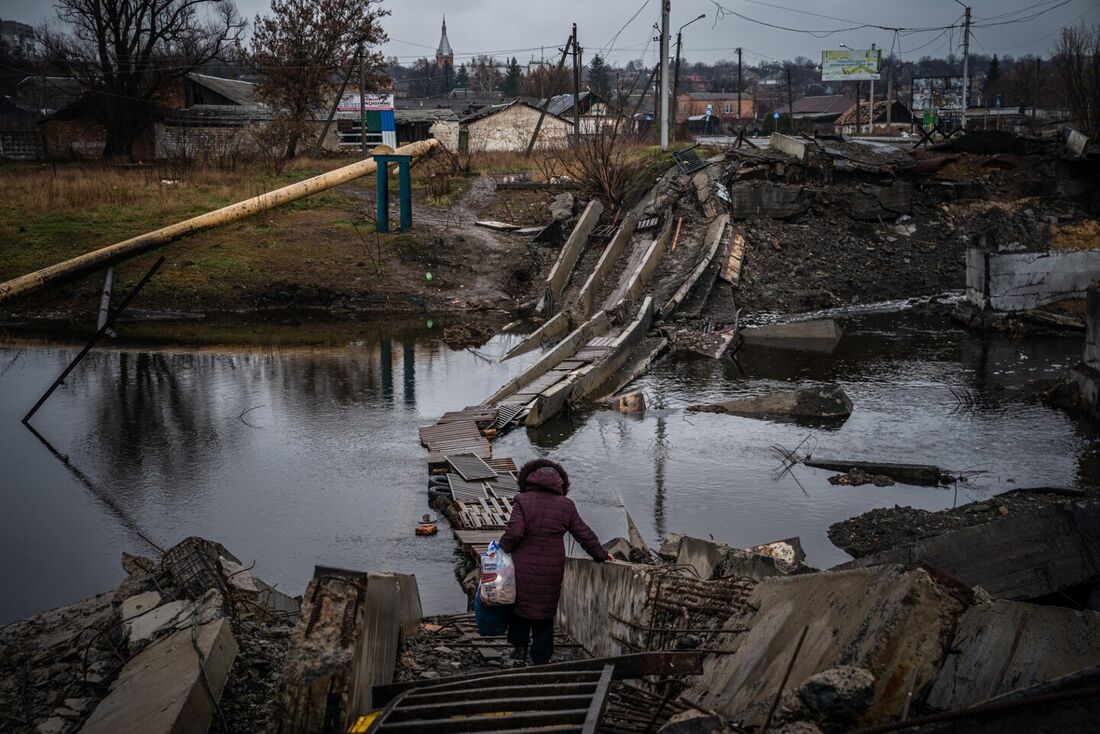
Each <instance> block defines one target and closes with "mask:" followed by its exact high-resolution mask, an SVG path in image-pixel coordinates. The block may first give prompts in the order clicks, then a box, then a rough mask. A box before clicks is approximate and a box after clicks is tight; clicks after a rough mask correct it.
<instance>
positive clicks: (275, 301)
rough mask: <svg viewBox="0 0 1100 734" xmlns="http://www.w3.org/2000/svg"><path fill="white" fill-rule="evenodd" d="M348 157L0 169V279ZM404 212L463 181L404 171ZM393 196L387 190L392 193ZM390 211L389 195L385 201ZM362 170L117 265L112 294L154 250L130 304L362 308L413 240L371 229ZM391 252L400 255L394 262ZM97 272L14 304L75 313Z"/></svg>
mask: <svg viewBox="0 0 1100 734" xmlns="http://www.w3.org/2000/svg"><path fill="white" fill-rule="evenodd" d="M349 162H350V161H349V160H348V159H343V158H341V159H325V160H309V159H303V160H298V161H295V162H293V163H291V164H290V165H288V166H287V167H286V168H285V169H284V170H283V171H282V172H281V173H280V174H278V175H274V174H272V173H270V172H269V171H267V170H265V169H264V168H263V167H261V166H259V165H242V166H239V167H237V168H236V169H235V170H232V171H226V170H222V169H219V168H216V167H201V166H200V167H195V168H194V169H192V170H188V171H185V172H180V171H176V170H173V169H172V168H170V167H112V166H106V165H100V164H66V165H57V166H51V165H30V164H18V165H8V166H3V167H0V188H2V190H3V191H4V193H5V196H4V197H2V198H0V279H3V280H7V279H10V278H13V277H16V276H18V275H22V274H25V273H28V272H32V271H34V270H37V269H39V268H42V267H45V266H47V265H51V264H53V263H57V262H60V261H62V260H65V259H67V258H70V257H73V256H75V255H79V254H81V253H85V252H89V251H91V250H94V249H96V248H99V247H103V246H106V245H109V244H112V243H114V242H118V241H120V240H123V239H126V238H129V237H133V236H135V235H139V234H142V233H144V232H148V231H151V230H154V229H157V228H159V227H163V226H166V225H169V224H172V223H175V222H178V221H181V220H184V219H187V218H189V217H193V216H196V215H198V214H202V213H205V212H208V211H211V210H213V209H217V208H219V207H222V206H225V205H227V204H231V203H234V202H237V201H241V200H243V199H246V198H249V197H251V196H255V195H257V194H260V193H263V192H265V191H270V190H272V189H276V188H279V187H281V186H285V185H287V184H290V183H293V182H295V181H299V180H302V179H304V178H307V177H309V176H313V175H316V174H318V173H322V172H324V171H328V170H332V169H334V168H337V167H339V166H341V165H346V164H347V163H349ZM414 171H416V173H415V174H414V199H415V201H416V206H415V210H416V211H417V213H418V214H425V213H427V212H428V211H430V210H432V209H439V208H446V207H449V206H451V205H452V204H453V203H454V199H455V197H457V196H458V195H459V194H460V193H461V192H462V191H463V190H465V188H466V187H467V186H468V182H467V181H465V180H464V179H462V178H461V177H454V176H447V177H444V180H442V181H440V180H438V179H437V180H435V181H434V182H432V185H430V186H429V181H428V178H429V176H430V175H431V171H428V170H426V169H425V170H421V169H420V167H416V168H414ZM395 198H396V196H395ZM393 210H394V214H395V215H396V201H395V202H394V206H393ZM373 218H374V180H373V176H372V177H369V178H366V179H362V180H360V181H356V182H352V183H351V184H347V185H345V186H341V187H340V188H338V189H333V190H330V191H326V192H322V193H319V194H315V195H313V196H311V197H308V198H306V199H302V200H301V201H298V202H295V203H293V204H290V205H287V206H284V207H280V208H278V209H275V210H271V211H268V212H263V213H260V214H257V215H256V216H253V217H250V218H249V219H246V220H243V221H240V222H236V223H233V224H229V225H225V226H222V227H218V228H215V229H212V230H209V231H206V232H202V233H199V234H196V235H194V236H191V237H188V238H186V239H184V240H181V241H180V242H177V243H174V244H172V245H170V246H168V247H166V248H163V249H162V250H160V251H158V252H157V253H155V254H150V255H146V256H142V257H138V258H134V259H133V260H129V261H126V262H125V263H122V264H121V265H119V266H118V267H117V268H116V282H117V286H116V289H117V290H118V291H119V292H123V291H125V290H127V289H128V288H129V287H131V286H132V285H133V284H135V283H136V282H137V280H138V279H139V278H140V277H141V275H142V274H143V273H144V271H145V270H146V269H147V268H148V267H149V266H150V265H151V264H152V262H153V261H154V260H155V259H156V257H158V256H159V255H160V254H163V255H165V256H166V257H167V262H166V264H165V266H164V267H163V268H162V270H161V272H160V273H158V275H157V277H156V278H154V279H153V281H152V282H150V284H149V285H148V286H147V287H146V289H145V291H144V292H143V294H142V296H141V298H140V302H139V303H135V305H140V306H142V307H146V308H158V309H174V310H183V311H236V310H248V309H253V308H265V307H269V306H273V305H275V306H287V307H293V306H295V305H298V304H306V305H313V306H320V307H325V306H327V305H329V304H330V303H331V302H332V301H333V300H334V299H336V298H338V297H341V296H347V295H349V294H351V295H352V296H358V297H359V298H360V299H361V300H362V301H363V302H364V303H365V304H366V308H367V309H370V308H373V307H378V308H380V310H387V306H386V304H387V303H388V302H389V301H391V300H392V299H393V297H396V296H397V295H398V294H400V293H401V292H403V291H406V290H408V287H407V286H408V283H407V279H404V280H398V281H397V282H395V279H401V278H403V277H404V275H405V274H404V273H403V272H398V271H400V270H401V269H400V268H398V267H394V265H395V262H394V258H395V252H396V251H397V250H401V249H402V248H405V249H409V248H413V249H415V247H416V241H417V238H418V237H420V236H426V235H427V234H428V233H427V232H425V231H423V230H422V229H421V228H416V229H418V230H419V231H416V232H413V233H411V234H404V235H400V234H393V235H382V236H379V235H376V234H375V227H374V221H373ZM397 259H399V258H397ZM101 284H102V274H93V275H91V276H88V277H86V278H83V279H81V280H80V281H77V282H74V283H71V284H67V285H65V286H62V287H61V288H58V289H53V290H51V291H50V292H49V293H47V294H43V295H39V296H35V297H33V298H31V299H28V300H26V301H21V302H19V303H18V304H17V306H16V307H14V308H13V310H15V311H19V312H25V311H31V312H44V311H55V312H59V313H66V312H74V311H75V312H76V313H82V312H84V311H85V309H90V308H92V307H93V305H94V303H95V301H96V298H97V295H96V294H97V293H98V290H99V288H100V286H101Z"/></svg>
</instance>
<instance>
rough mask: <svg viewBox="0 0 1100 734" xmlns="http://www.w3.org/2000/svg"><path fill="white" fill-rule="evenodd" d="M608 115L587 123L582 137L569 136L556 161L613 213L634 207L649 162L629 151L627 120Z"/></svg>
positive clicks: (618, 115) (635, 152)
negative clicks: (638, 184)
mask: <svg viewBox="0 0 1100 734" xmlns="http://www.w3.org/2000/svg"><path fill="white" fill-rule="evenodd" d="M609 112H610V114H607V115H605V116H603V117H598V118H594V119H590V120H586V121H585V122H584V132H582V133H581V134H580V135H568V136H567V137H568V141H569V142H568V146H567V147H566V148H565V149H564V150H561V151H560V153H559V155H558V156H557V161H558V163H559V165H560V166H561V167H562V169H563V170H564V171H565V172H566V173H567V174H568V175H569V176H570V177H571V178H573V179H576V180H577V181H581V182H583V183H584V185H585V186H586V187H587V188H588V189H589V193H591V194H592V195H593V196H596V197H597V198H599V199H600V200H602V201H603V203H604V205H605V206H607V208H608V209H609V210H610V211H618V210H619V209H625V208H628V207H630V206H632V205H633V204H634V203H635V202H634V199H636V198H637V197H636V195H637V194H638V193H640V191H641V190H640V189H638V187H637V185H636V184H637V183H638V179H639V176H640V174H641V173H642V172H643V171H644V170H645V169H646V167H647V165H648V164H649V161H647V160H646V159H645V158H644V157H643V156H641V155H639V154H638V153H637V151H635V150H632V149H631V148H630V145H629V144H630V134H629V131H630V125H629V122H628V120H627V119H626V118H625V117H623V116H622V115H621V114H618V113H615V112H612V111H609Z"/></svg>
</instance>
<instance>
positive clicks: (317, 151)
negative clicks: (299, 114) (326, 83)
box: [313, 46, 362, 158]
mask: <svg viewBox="0 0 1100 734" xmlns="http://www.w3.org/2000/svg"><path fill="white" fill-rule="evenodd" d="M359 48H360V49H362V46H360V47H359ZM358 58H359V52H358V51H356V52H355V57H354V58H352V60H351V63H350V64H348V73H347V74H344V81H343V82H341V83H340V91H339V92H338V93H337V95H336V98H335V99H333V100H332V109H330V110H329V111H328V117H327V118H325V126H324V127H322V128H321V135H320V136H319V137H318V138H317V142H316V143H314V145H313V157H314V158H316V157H317V156H319V155H321V146H322V145H324V143H325V136H326V135H328V129H329V126H330V125H332V118H334V117H336V108H337V107H339V106H340V100H341V99H343V98H344V91H345V90H346V89H347V88H348V81H350V80H351V73H352V72H353V71H355V64H356V60H357V59H358Z"/></svg>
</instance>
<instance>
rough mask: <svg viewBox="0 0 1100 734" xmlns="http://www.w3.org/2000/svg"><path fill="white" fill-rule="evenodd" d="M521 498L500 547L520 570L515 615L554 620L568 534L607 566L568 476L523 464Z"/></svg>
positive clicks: (543, 462)
mask: <svg viewBox="0 0 1100 734" xmlns="http://www.w3.org/2000/svg"><path fill="white" fill-rule="evenodd" d="M518 480H519V487H520V494H519V495H517V496H516V498H515V500H513V501H512V516H511V517H510V518H509V519H508V525H507V527H506V528H505V530H504V536H503V537H502V538H501V539H500V547H501V548H503V549H504V550H505V551H506V552H508V553H511V554H512V560H513V562H514V563H515V565H516V607H515V611H516V614H518V615H519V616H521V617H523V618H525V619H553V617H554V614H555V613H556V612H557V609H558V597H559V596H560V595H561V582H562V579H563V578H564V576H565V542H564V541H563V537H564V536H565V534H566V533H567V532H568V533H570V534H571V535H572V536H573V537H574V538H576V539H577V542H578V543H580V544H581V547H582V548H584V549H585V551H587V552H588V554H589V555H591V556H592V558H593V559H595V560H596V561H605V560H607V551H606V550H604V548H603V546H602V545H600V541H599V539H598V538H597V537H596V534H595V533H594V532H592V529H591V528H590V527H588V525H587V524H585V522H584V520H582V519H581V516H580V513H579V512H577V506H576V505H575V504H573V500H571V499H569V498H568V497H566V496H565V495H566V494H567V493H568V492H569V475H568V474H566V473H565V469H563V468H562V467H561V466H559V465H558V464H556V463H555V462H553V461H550V460H548V459H536V460H535V461H529V462H527V463H526V464H524V466H523V468H522V469H521V470H520V473H519V477H518Z"/></svg>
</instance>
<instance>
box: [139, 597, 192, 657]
mask: <svg viewBox="0 0 1100 734" xmlns="http://www.w3.org/2000/svg"><path fill="white" fill-rule="evenodd" d="M194 611H195V605H194V604H193V603H192V602H190V601H187V600H186V599H181V600H178V601H170V602H168V603H166V604H163V605H161V606H159V607H156V608H154V609H152V611H149V612H146V613H144V614H141V613H140V612H139V614H141V616H138V617H135V618H134V619H131V620H130V621H129V622H127V623H126V624H125V625H124V627H125V629H126V632H127V637H128V639H129V643H130V649H131V650H133V649H135V647H136V646H140V645H141V644H142V643H145V642H148V641H149V640H151V639H153V638H154V637H156V635H157V633H158V632H160V631H161V630H163V629H166V628H169V627H174V626H176V625H177V624H179V623H180V622H184V621H186V620H189V619H190V618H191V615H192V614H193V613H194ZM131 616H132V615H131ZM126 618H127V617H123V619H126Z"/></svg>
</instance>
